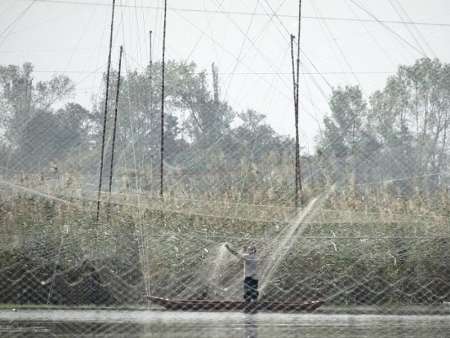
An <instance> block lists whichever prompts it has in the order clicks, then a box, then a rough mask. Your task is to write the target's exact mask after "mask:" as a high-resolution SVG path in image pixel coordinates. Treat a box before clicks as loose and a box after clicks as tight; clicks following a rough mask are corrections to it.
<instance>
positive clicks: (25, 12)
mask: <svg viewBox="0 0 450 338" xmlns="http://www.w3.org/2000/svg"><path fill="white" fill-rule="evenodd" d="M35 3H36V0H33V2H32V3H30V4H29V5H28V6H27V7H26V8H25V9H24V10H23V11H22V12H20V13H19V15H18V16H17V17H16V18H15V19H14V20H13V21H11V23H10V24H9V25H8V26H7V27H6V28H5V29H4V30H3V31H2V32H0V37H1V38H2V40H1V41H0V46H1V45H2V44H3V42H5V40H6V38H7V37H8V34H7V33H8V31H9V30H10V29H11V27H12V26H14V25H15V24H16V23H17V22H18V21H19V20H20V19H22V18H23V17H24V15H25V14H27V12H28V11H29V10H30V9H31V7H33V5H34V4H35Z"/></svg>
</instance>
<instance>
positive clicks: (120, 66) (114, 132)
mask: <svg viewBox="0 0 450 338" xmlns="http://www.w3.org/2000/svg"><path fill="white" fill-rule="evenodd" d="M122 54H123V46H120V54H119V72H118V74H117V88H116V102H115V105H114V125H113V137H112V147H111V167H110V171H109V189H108V192H109V193H110V194H111V192H112V180H113V170H114V150H115V148H116V130H117V112H118V110H119V96H120V95H119V94H120V74H121V71H122Z"/></svg>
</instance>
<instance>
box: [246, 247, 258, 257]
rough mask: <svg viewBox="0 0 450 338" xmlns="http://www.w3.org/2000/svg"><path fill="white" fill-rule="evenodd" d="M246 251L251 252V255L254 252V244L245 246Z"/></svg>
mask: <svg viewBox="0 0 450 338" xmlns="http://www.w3.org/2000/svg"><path fill="white" fill-rule="evenodd" d="M247 253H249V254H251V255H254V254H256V246H254V245H249V246H248V247H247Z"/></svg>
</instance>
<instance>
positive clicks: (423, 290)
mask: <svg viewBox="0 0 450 338" xmlns="http://www.w3.org/2000/svg"><path fill="white" fill-rule="evenodd" d="M20 187H21V189H20V190H17V186H12V185H9V188H6V190H8V189H10V190H9V193H8V194H5V195H3V197H2V210H3V212H2V217H3V218H2V221H3V224H4V226H3V227H2V235H1V241H2V245H1V247H2V252H1V267H0V269H1V274H2V278H1V287H0V290H1V291H0V302H1V303H4V304H22V305H24V304H25V305H45V306H48V305H63V306H93V305H95V306H106V307H113V308H124V307H132V308H133V307H141V308H146V307H150V308H157V309H163V308H164V307H166V308H169V309H172V310H187V311H189V310H191V311H194V310H204V311H212V310H217V311H224V310H226V311H232V310H238V311H241V310H260V311H272V312H273V311H274V312H301V311H311V310H315V309H316V308H318V307H319V305H322V303H315V302H317V301H320V302H323V307H322V308H319V310H320V309H327V307H328V308H330V307H336V308H345V307H346V306H351V307H353V306H354V307H355V308H354V309H353V310H352V311H357V310H355V309H361V311H373V312H379V313H383V312H386V313H390V312H395V310H396V309H399V308H400V309H401V308H402V307H406V306H411V305H414V306H431V308H430V311H436V310H439V309H440V308H439V306H438V305H439V304H443V303H445V302H447V301H449V291H450V281H449V277H448V276H449V273H448V272H449V266H450V265H449V255H448V245H449V235H450V234H449V230H448V229H449V223H448V217H445V216H442V215H439V214H437V213H431V212H429V213H428V214H425V213H424V214H419V213H416V214H414V211H413V210H416V209H417V208H416V206H410V209H406V211H405V210H404V211H402V208H407V207H405V206H401V205H400V206H399V210H398V212H397V213H393V212H392V210H393V208H392V206H391V208H390V209H389V211H387V212H385V213H384V212H382V211H378V212H375V211H369V210H367V209H364V203H365V202H364V195H361V196H360V198H359V203H361V206H360V207H359V208H356V207H352V208H350V207H349V206H348V209H347V210H345V209H344V208H343V205H344V202H342V201H343V200H345V199H346V198H349V196H348V194H350V192H346V191H343V190H339V188H338V187H336V186H333V187H330V188H329V189H326V190H325V191H323V192H321V193H318V194H317V196H316V197H314V198H310V199H309V201H308V203H307V205H306V206H305V207H304V208H303V209H302V210H300V211H299V212H298V213H297V214H295V213H294V210H295V209H284V208H280V209H281V210H276V212H272V213H271V215H272V219H270V218H269V217H268V216H266V220H265V221H264V220H262V219H261V218H257V217H255V218H254V219H253V216H252V215H257V214H259V213H260V214H262V215H264V213H269V212H268V210H270V208H268V206H258V205H254V206H252V207H253V209H254V210H252V214H251V213H250V211H249V214H248V215H247V217H243V216H242V215H240V214H239V212H240V211H241V208H242V206H241V205H233V204H232V203H231V204H226V203H222V204H220V203H216V204H215V205H214V203H213V202H211V201H210V202H205V209H207V208H209V210H203V211H204V212H203V213H202V212H196V211H197V210H196V209H195V208H194V207H191V208H190V209H191V212H190V213H189V212H187V210H186V209H187V207H188V206H190V205H194V204H196V203H197V205H198V204H199V201H196V202H195V203H194V202H192V201H190V204H187V203H188V202H187V201H182V202H179V201H177V200H170V199H167V200H166V201H165V202H164V203H161V202H160V204H157V203H150V202H149V201H146V200H145V199H144V198H145V197H143V196H139V195H136V194H131V193H130V194H128V195H123V196H115V197H114V198H115V200H114V202H111V203H108V202H106V201H105V202H104V206H105V210H109V212H110V215H109V218H108V219H106V216H105V217H104V218H103V219H102V221H101V222H99V223H96V222H94V221H93V219H94V211H95V207H96V204H95V203H92V202H90V201H89V200H87V201H83V200H80V199H75V198H67V199H64V200H63V199H62V198H59V197H58V198H56V197H55V196H54V195H53V194H52V193H50V192H49V191H47V192H39V194H38V190H35V189H33V188H27V189H25V187H24V186H20ZM352 193H353V194H357V192H355V191H352ZM385 198H387V197H386V196H385ZM441 198H442V201H441V202H442V203H444V204H443V205H444V207H445V205H446V204H445V203H448V200H446V198H448V195H445V192H442V196H441ZM119 199H123V203H120V202H119ZM135 199H138V200H139V202H138V203H136V202H135ZM339 201H340V203H341V205H339V204H338V205H339V207H338V208H336V206H335V204H337V203H338V202H339ZM435 202H436V203H437V202H438V201H435ZM352 203H356V197H355V196H353V200H352ZM399 203H400V202H399ZM411 203H412V202H411ZM447 205H448V204H447ZM214 207H215V208H216V209H214ZM224 208H226V213H227V214H228V217H227V216H225V215H223V210H222V209H224ZM272 208H274V207H272ZM215 210H217V212H216V211H215ZM248 210H251V208H250V207H249V208H248ZM225 243H231V245H232V246H233V247H235V248H236V249H238V250H241V249H242V248H244V247H246V246H248V245H250V244H253V245H255V246H256V247H257V251H258V253H257V256H258V258H259V262H258V266H259V279H260V284H259V292H260V296H259V300H260V301H261V303H260V305H258V306H256V307H255V308H248V307H247V306H246V305H245V304H243V303H242V294H243V266H242V262H241V261H239V260H238V259H237V258H235V257H234V256H233V255H231V254H230V253H229V252H228V251H227V250H226V249H225V247H224V244H225ZM151 297H158V298H159V299H156V298H154V299H153V301H152V298H151ZM161 299H167V300H171V301H182V302H178V303H177V302H175V303H170V302H167V301H166V303H164V301H162V300H161ZM183 302H184V303H183ZM263 302H265V303H263ZM262 304H264V305H262ZM161 306H162V307H161ZM361 306H367V307H368V308H366V309H365V308H364V307H361ZM367 309H369V310H367Z"/></svg>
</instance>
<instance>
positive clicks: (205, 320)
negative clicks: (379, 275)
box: [0, 310, 450, 338]
mask: <svg viewBox="0 0 450 338" xmlns="http://www.w3.org/2000/svg"><path fill="white" fill-rule="evenodd" d="M0 337H4V338H13V337H14V338H16V337H25V338H28V337H30V338H31V337H33V338H35V337H37V338H41V337H42V338H43V337H55V338H75V337H76V338H78V337H102V338H122V337H124V338H125V337H127V338H153V337H158V338H181V337H183V338H269V337H270V338H273V337H275V338H299V337H302V338H319V337H320V338H326V337H333V338H344V337H345V338H349V337H363V338H380V337H388V338H394V337H413V338H418V337H450V316H378V315H359V316H352V315H324V314H312V315H311V314H305V315H273V314H256V315H248V314H247V315H246V314H240V313H230V314H228V313H175V312H150V311H121V312H119V311H45V312H42V311H18V312H11V311H1V310H0Z"/></svg>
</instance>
